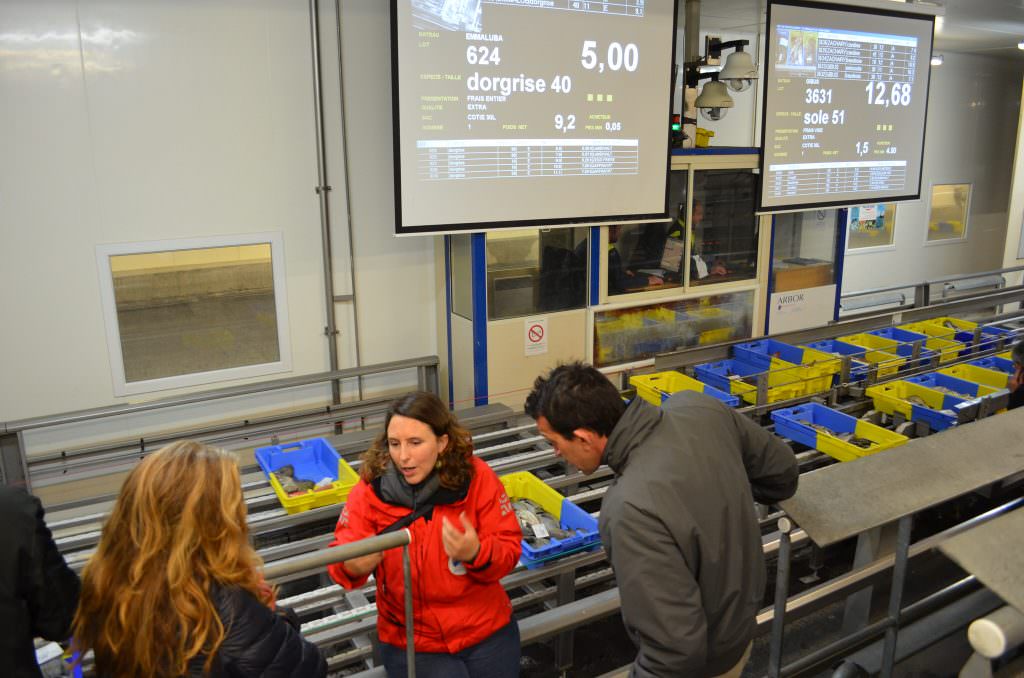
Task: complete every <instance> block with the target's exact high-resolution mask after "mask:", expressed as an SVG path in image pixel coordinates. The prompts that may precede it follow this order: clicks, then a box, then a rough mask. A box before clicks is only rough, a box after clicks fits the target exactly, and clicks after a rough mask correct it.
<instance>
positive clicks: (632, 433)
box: [601, 398, 662, 475]
mask: <svg viewBox="0 0 1024 678" xmlns="http://www.w3.org/2000/svg"><path fill="white" fill-rule="evenodd" d="M661 416H662V412H661V408H658V407H655V406H654V405H651V404H650V403H648V402H646V401H645V400H644V399H643V398H633V402H631V403H630V404H629V405H628V406H627V407H626V411H625V412H623V413H622V416H621V417H620V418H619V421H618V422H617V423H616V424H615V428H613V429H612V434H611V435H610V436H608V443H607V444H606V445H605V447H604V454H603V455H602V456H601V461H602V462H604V463H605V464H608V466H610V467H611V469H612V471H614V472H615V474H616V475H621V474H622V472H623V471H624V470H625V468H626V464H627V463H628V462H629V455H630V454H631V453H632V452H633V450H635V449H636V448H638V447H640V446H641V445H642V444H643V442H644V441H645V440H647V437H648V436H649V435H650V434H651V431H653V430H654V428H655V427H656V426H657V425H658V422H660V421H661Z"/></svg>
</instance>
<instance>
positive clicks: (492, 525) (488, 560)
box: [463, 462, 523, 583]
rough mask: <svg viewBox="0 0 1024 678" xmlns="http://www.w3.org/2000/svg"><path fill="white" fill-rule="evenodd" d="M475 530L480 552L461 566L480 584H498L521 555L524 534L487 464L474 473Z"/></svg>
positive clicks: (509, 503) (478, 467) (479, 466)
mask: <svg viewBox="0 0 1024 678" xmlns="http://www.w3.org/2000/svg"><path fill="white" fill-rule="evenodd" d="M475 471H476V472H475V476H474V478H473V482H474V483H480V487H479V491H478V492H476V493H475V499H476V500H475V504H474V506H473V512H474V517H475V520H474V523H475V525H474V527H475V528H476V532H477V535H478V536H479V537H480V551H479V552H478V553H477V555H476V558H474V559H473V561H472V562H470V563H463V564H464V565H465V567H466V572H467V574H468V575H469V576H470V577H472V578H473V579H475V580H476V581H479V582H481V583H489V582H494V581H498V580H499V579H501V578H502V577H504V576H505V575H506V574H508V573H509V572H511V571H512V570H513V568H515V566H516V563H517V562H518V561H519V555H520V553H521V552H522V549H523V546H522V539H523V533H522V531H520V529H519V521H517V520H516V514H515V511H514V510H512V502H511V501H510V500H509V498H508V495H507V494H505V487H504V486H503V485H502V484H501V481H500V480H498V476H497V475H495V474H494V471H492V470H491V468H490V467H489V466H488V465H487V464H486V463H482V462H481V463H479V464H478V465H477V467H476V469H475Z"/></svg>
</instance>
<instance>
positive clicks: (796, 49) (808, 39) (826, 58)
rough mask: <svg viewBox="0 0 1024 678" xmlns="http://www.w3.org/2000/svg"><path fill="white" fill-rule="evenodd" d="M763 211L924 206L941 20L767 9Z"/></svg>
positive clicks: (780, 1) (824, 8) (830, 9)
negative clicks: (933, 65)
mask: <svg viewBox="0 0 1024 678" xmlns="http://www.w3.org/2000/svg"><path fill="white" fill-rule="evenodd" d="M768 11H769V16H768V39H767V40H766V43H767V45H766V50H765V51H766V54H765V63H766V69H765V71H766V82H765V84H764V92H765V97H764V117H763V118H762V120H763V124H762V134H763V136H762V139H761V152H762V158H761V168H762V172H761V209H762V210H763V211H767V212H771V211H780V210H784V209H800V208H808V207H819V206H826V205H855V204H859V203H866V202H882V201H884V202H891V201H894V200H906V199H916V198H918V197H919V195H920V191H921V160H922V154H923V151H924V128H925V114H926V112H927V110H928V79H929V72H930V68H929V62H930V60H931V53H932V33H933V30H934V18H933V17H931V16H924V15H914V14H906V13H897V12H887V11H880V10H874V9H872V10H866V9H865V10H861V9H855V8H850V7H843V8H842V9H839V8H837V7H836V6H835V5H824V4H814V3H806V2H799V1H797V0H774V1H772V2H770V3H769V6H768Z"/></svg>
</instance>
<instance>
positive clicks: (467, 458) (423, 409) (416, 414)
mask: <svg viewBox="0 0 1024 678" xmlns="http://www.w3.org/2000/svg"><path fill="white" fill-rule="evenodd" d="M395 415H399V416H402V417H409V418H410V419H416V420H417V421H421V422H423V423H424V424H426V425H427V426H429V427H430V430H431V431H433V432H434V435H436V436H437V437H438V438H440V437H441V436H443V435H447V436H448V445H446V446H445V448H444V450H442V451H441V454H440V455H439V456H438V458H437V475H438V478H439V480H440V481H441V485H442V487H446V488H448V489H449V490H455V489H458V488H460V487H462V486H463V485H465V484H466V483H468V482H469V481H470V480H471V479H472V478H473V462H472V459H473V438H472V436H471V435H470V434H469V431H467V430H466V429H464V428H462V426H460V425H459V421H458V419H456V418H455V415H454V414H452V413H451V411H450V410H449V409H448V408H447V407H445V405H444V403H442V402H441V399H440V398H438V397H437V396H436V395H434V394H433V393H429V392H426V391H414V392H413V393H407V394H406V395H404V396H402V397H401V398H399V399H398V400H395V401H393V402H392V403H391V404H390V405H389V406H388V411H387V415H386V416H385V418H384V430H383V431H381V434H380V435H379V436H377V438H376V439H375V440H374V441H373V444H372V445H371V446H370V449H368V450H367V451H366V452H364V453H363V455H362V460H363V465H362V467H361V468H360V469H359V475H360V477H361V478H362V479H363V480H364V481H366V482H368V483H369V482H371V481H373V480H374V479H375V478H378V477H380V476H382V475H384V472H385V471H386V470H387V467H388V464H390V463H391V453H390V452H389V451H388V426H389V425H390V424H391V418H392V417H394V416H395Z"/></svg>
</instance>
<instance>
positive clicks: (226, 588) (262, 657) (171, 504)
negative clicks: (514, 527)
mask: <svg viewBox="0 0 1024 678" xmlns="http://www.w3.org/2000/svg"><path fill="white" fill-rule="evenodd" d="M261 567H262V562H261V561H260V558H259V556H257V555H256V552H255V551H254V550H253V548H252V546H251V545H250V544H249V534H248V524H247V521H246V510H245V502H244V500H243V498H242V486H241V481H240V478H239V474H238V466H237V464H236V460H235V458H234V457H233V456H232V455H231V454H229V453H228V452H224V451H223V450H218V449H214V448H211V447H207V446H206V445H202V444H200V443H195V442H190V441H182V442H177V443H173V444H171V445H168V446H167V447H165V448H163V449H161V450H159V451H158V452H156V453H154V454H152V455H151V456H148V457H146V458H145V459H143V460H142V462H140V463H139V465H138V466H136V467H135V468H134V469H133V470H132V472H131V473H130V474H129V475H128V478H127V479H126V480H125V483H124V486H123V487H122V488H121V494H120V495H119V496H118V498H117V502H116V503H115V504H114V509H113V511H112V512H111V514H110V518H109V519H108V521H107V524H106V525H105V526H104V529H103V535H102V537H101V538H100V543H99V546H98V547H97V549H96V553H95V554H94V555H93V556H92V558H91V559H90V560H89V563H88V564H87V565H86V567H85V570H84V572H83V573H82V594H81V600H80V603H79V607H78V613H77V614H76V616H75V622H74V637H75V643H76V649H78V650H79V651H80V652H82V653H83V654H84V653H85V652H87V651H88V650H92V651H93V652H94V654H95V661H96V671H97V673H98V674H99V675H102V676H118V677H121V676H147V678H148V677H150V676H152V677H155V678H163V677H165V676H168V677H171V676H174V677H176V676H217V677H220V676H230V677H232V678H234V677H236V676H237V677H239V678H241V677H243V676H245V677H246V678H248V677H250V676H251V677H254V678H255V677H257V676H275V677H281V678H286V677H289V676H294V677H295V678H306V677H308V676H313V677H315V676H325V675H326V674H327V664H326V662H325V661H324V659H323V657H322V656H321V655H320V651H319V650H318V649H317V647H316V646H315V645H313V644H312V643H310V642H308V641H306V640H305V639H303V638H302V635H301V634H300V633H299V629H298V628H297V622H296V621H295V620H294V613H292V618H293V619H292V620H289V619H288V618H286V617H285V616H284V615H282V614H281V613H280V612H279V611H275V600H274V591H273V589H272V588H271V587H270V586H268V585H267V584H266V582H264V580H263V576H262V574H261Z"/></svg>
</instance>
